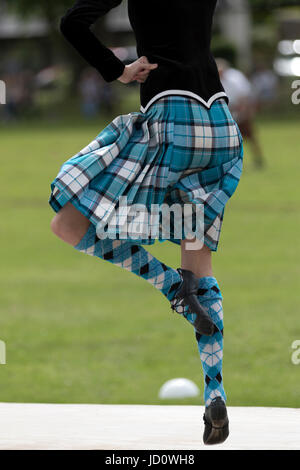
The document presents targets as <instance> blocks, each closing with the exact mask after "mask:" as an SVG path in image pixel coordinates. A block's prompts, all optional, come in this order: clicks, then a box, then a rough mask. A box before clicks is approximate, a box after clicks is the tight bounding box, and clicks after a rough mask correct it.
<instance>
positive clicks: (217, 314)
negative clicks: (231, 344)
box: [195, 277, 226, 406]
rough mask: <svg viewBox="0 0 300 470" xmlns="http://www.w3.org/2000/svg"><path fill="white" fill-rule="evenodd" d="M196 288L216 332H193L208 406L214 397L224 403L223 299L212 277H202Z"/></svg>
mask: <svg viewBox="0 0 300 470" xmlns="http://www.w3.org/2000/svg"><path fill="white" fill-rule="evenodd" d="M198 287H199V288H198V300H199V302H200V303H201V305H202V307H203V308H205V310H206V311H207V313H208V315H209V316H210V317H211V319H212V320H213V322H214V323H215V325H216V326H217V330H218V331H216V332H215V333H214V334H213V335H212V336H205V335H200V334H199V333H198V332H196V330H195V335H196V340H197V344H198V350H199V354H200V359H201V363H202V369H203V375H204V402H205V405H206V406H208V405H210V403H211V401H212V400H213V399H214V398H216V397H221V398H222V399H223V400H224V402H226V393H225V390H224V385H223V372H222V366H223V333H224V327H223V306H222V300H223V298H222V294H221V291H220V288H219V286H218V283H217V280H216V279H215V278H214V277H202V278H201V279H199V284H198Z"/></svg>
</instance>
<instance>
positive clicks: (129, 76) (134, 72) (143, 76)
mask: <svg viewBox="0 0 300 470" xmlns="http://www.w3.org/2000/svg"><path fill="white" fill-rule="evenodd" d="M157 67H158V64H150V62H149V61H148V59H147V57H145V56H142V57H139V59H137V60H136V61H134V62H132V64H129V65H126V66H125V69H124V72H123V74H122V75H121V76H120V77H119V78H118V80H119V81H120V82H122V83H130V82H134V81H137V82H139V83H144V82H145V81H146V80H147V77H148V75H149V73H150V72H151V70H154V69H156V68H157Z"/></svg>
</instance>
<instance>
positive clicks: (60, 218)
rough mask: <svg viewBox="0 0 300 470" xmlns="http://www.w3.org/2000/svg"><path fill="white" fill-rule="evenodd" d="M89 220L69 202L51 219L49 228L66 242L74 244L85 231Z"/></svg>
mask: <svg viewBox="0 0 300 470" xmlns="http://www.w3.org/2000/svg"><path fill="white" fill-rule="evenodd" d="M89 225H90V221H89V220H88V219H87V218H86V217H84V216H83V215H82V214H81V213H80V212H79V211H77V210H76V209H75V208H74V207H73V206H72V205H71V204H70V205H66V206H64V207H63V208H62V209H61V210H60V211H59V212H58V213H57V214H56V215H55V216H54V217H53V219H52V221H51V230H52V232H53V233H54V235H56V236H57V237H59V238H61V239H62V240H63V241H65V242H66V243H69V244H70V245H72V246H75V245H77V244H78V243H79V241H80V240H81V238H82V237H83V236H84V234H85V233H86V231H87V229H88V227H89Z"/></svg>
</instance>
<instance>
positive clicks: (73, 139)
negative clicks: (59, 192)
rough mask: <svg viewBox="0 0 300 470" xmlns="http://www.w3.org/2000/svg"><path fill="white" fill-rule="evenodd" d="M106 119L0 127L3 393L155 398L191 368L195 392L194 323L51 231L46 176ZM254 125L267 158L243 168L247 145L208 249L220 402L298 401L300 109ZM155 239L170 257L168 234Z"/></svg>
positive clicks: (6, 396)
mask: <svg viewBox="0 0 300 470" xmlns="http://www.w3.org/2000/svg"><path fill="white" fill-rule="evenodd" d="M106 124H108V121H106V122H104V121H101V120H100V121H99V122H96V121H95V120H93V121H91V122H90V123H83V120H82V119H81V120H78V119H77V120H69V121H68V122H64V123H62V122H61V121H58V122H55V121H53V122H52V123H51V124H50V125H47V123H44V122H41V123H39V124H35V123H30V124H29V123H27V124H26V123H23V124H21V125H20V126H17V125H12V126H8V127H6V128H5V129H2V131H1V175H2V178H1V199H0V204H1V226H0V227H1V231H0V233H1V271H0V282H1V289H0V290H1V314H0V339H2V340H4V341H5V342H6V347H7V364H6V365H1V366H0V401H9V402H15V401H17V402H50V403H145V404H157V403H162V402H161V401H160V400H159V399H158V397H157V394H158V390H159V388H160V386H161V385H162V384H163V383H164V382H165V381H166V380H168V379H170V378H174V377H187V378H190V379H192V380H194V381H195V382H196V383H197V384H198V385H200V389H201V394H202V391H203V385H202V380H203V379H202V370H201V363H200V359H199V356H198V350H197V345H196V342H195V340H194V333H193V329H192V327H191V326H190V325H189V324H188V323H187V322H186V321H185V320H184V319H183V318H181V317H180V316H179V315H176V314H172V313H171V310H170V307H169V304H168V302H167V301H166V300H165V299H164V298H163V297H162V296H161V295H160V294H159V293H158V292H157V291H156V290H155V289H154V288H153V287H151V286H150V285H149V284H148V283H146V282H144V281H143V280H141V279H139V278H137V277H136V276H134V275H132V274H131V273H128V272H125V271H124V272H123V271H122V270H121V269H120V268H118V267H115V266H112V265H110V264H109V263H105V262H103V261H100V260H98V259H95V258H91V257H89V256H85V255H83V254H81V253H78V252H76V251H75V250H74V249H72V248H71V247H69V246H67V245H64V244H63V243H62V242H61V241H59V240H58V239H56V238H55V237H54V236H53V235H52V234H51V232H50V228H49V224H50V220H51V218H52V216H53V212H52V210H51V209H50V206H48V197H49V187H50V182H51V181H52V179H53V178H54V177H55V175H56V174H57V172H58V170H59V167H60V165H61V163H62V162H63V161H64V160H66V159H67V158H69V157H71V156H72V155H73V154H75V153H76V152H77V151H79V150H80V149H81V148H83V147H84V146H85V145H86V144H87V143H88V142H90V141H91V140H92V139H93V138H94V137H95V136H96V135H97V134H98V133H99V132H100V130H101V129H102V128H103V127H104V126H105V125H106ZM258 127H259V134H260V137H261V140H262V143H263V147H264V150H265V154H266V158H267V168H266V169H265V170H263V171H257V170H255V169H254V168H253V165H252V161H251V154H250V153H249V154H248V147H247V145H246V146H245V167H244V174H243V177H242V180H241V183H240V186H239V188H238V191H237V193H236V194H235V195H234V197H233V199H232V201H231V202H230V204H229V205H228V207H227V209H226V216H225V221H224V225H223V232H222V236H221V243H220V248H219V251H218V253H217V254H215V255H214V266H215V275H216V277H217V278H218V280H219V284H220V286H221V288H222V291H223V296H224V314H225V317H224V318H225V338H224V339H225V351H224V383H225V388H226V392H227V396H228V404H229V405H245V406H252V405H257V406H288V407H298V406H299V404H300V398H299V397H300V365H299V366H296V365H293V364H292V362H291V353H292V349H291V344H292V342H293V341H294V340H296V339H300V322H299V287H300V286H299V275H300V268H299V266H300V259H299V233H298V229H299V171H300V158H299V122H296V121H289V120H287V121H283V122H280V121H278V120H274V121H271V120H263V121H262V122H261V123H260V124H259V126H258ZM297 221H298V222H297ZM151 251H152V252H153V253H155V254H156V255H157V256H158V257H160V258H161V259H163V261H164V262H165V263H167V264H170V265H172V266H174V267H178V265H179V250H178V247H176V246H174V245H172V244H171V243H164V244H157V245H155V246H153V247H151ZM170 403H171V402H170ZM172 403H174V402H172ZM176 403H179V404H181V403H182V404H197V403H203V400H202V396H201V398H200V399H190V400H177V401H176Z"/></svg>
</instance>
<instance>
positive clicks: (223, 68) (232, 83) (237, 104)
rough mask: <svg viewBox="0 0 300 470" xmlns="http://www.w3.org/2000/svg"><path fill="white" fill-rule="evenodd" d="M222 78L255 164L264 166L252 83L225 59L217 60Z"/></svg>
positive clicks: (231, 108) (231, 109)
mask: <svg viewBox="0 0 300 470" xmlns="http://www.w3.org/2000/svg"><path fill="white" fill-rule="evenodd" d="M217 66H218V69H219V74H220V78H221V81H222V84H223V87H224V89H225V91H226V93H227V95H228V98H229V108H230V111H231V113H232V116H233V118H234V119H235V121H236V122H237V124H238V126H239V128H240V131H241V134H242V136H243V137H244V138H245V139H248V140H249V143H250V145H251V148H252V153H253V158H254V163H255V165H256V166H257V167H262V166H263V165H264V157H263V154H262V150H261V147H260V144H259V141H258V138H257V135H256V132H255V128H254V116H255V99H254V93H253V88H252V85H251V82H250V81H249V80H248V78H247V77H246V76H245V75H244V74H243V73H242V72H241V71H240V70H237V69H234V68H232V67H231V66H230V64H229V62H227V61H226V60H224V59H217Z"/></svg>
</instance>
